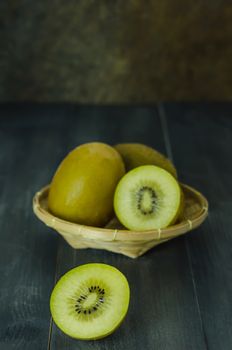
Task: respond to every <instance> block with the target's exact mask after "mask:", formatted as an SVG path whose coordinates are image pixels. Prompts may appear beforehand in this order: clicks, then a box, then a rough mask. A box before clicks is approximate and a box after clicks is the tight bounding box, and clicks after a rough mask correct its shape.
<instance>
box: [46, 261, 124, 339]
mask: <svg viewBox="0 0 232 350" xmlns="http://www.w3.org/2000/svg"><path fill="white" fill-rule="evenodd" d="M129 300H130V289H129V285H128V282H127V279H126V277H125V276H124V275H123V274H122V273H121V272H120V271H119V270H118V269H116V268H115V267H113V266H110V265H106V264H97V263H91V264H85V265H81V266H78V267H76V268H74V269H72V270H70V271H69V272H67V273H66V274H65V275H63V277H61V278H60V280H59V281H58V282H57V284H56V286H55V287H54V289H53V291H52V294H51V298H50V309H51V314H52V317H53V320H54V322H55V324H56V325H57V326H58V327H59V328H60V329H61V330H62V331H63V332H64V333H65V334H67V335H69V336H70V337H73V338H76V339H85V340H90V339H99V338H103V337H105V336H107V335H109V334H111V333H112V332H113V331H114V330H115V329H116V328H117V327H118V326H119V325H120V324H121V322H122V321H123V319H124V317H125V316H126V313H127V310H128V306H129Z"/></svg>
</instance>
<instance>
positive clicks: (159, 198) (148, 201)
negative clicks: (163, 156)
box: [114, 165, 183, 231]
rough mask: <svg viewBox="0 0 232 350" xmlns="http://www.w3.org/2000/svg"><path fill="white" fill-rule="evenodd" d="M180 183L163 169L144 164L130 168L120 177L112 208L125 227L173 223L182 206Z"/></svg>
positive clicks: (151, 227) (139, 228) (160, 226)
mask: <svg viewBox="0 0 232 350" xmlns="http://www.w3.org/2000/svg"><path fill="white" fill-rule="evenodd" d="M182 200H183V195H182V191H181V188H180V185H179V183H178V182H177V181H176V179H175V178H174V177H173V176H172V175H171V174H170V173H169V172H167V171H166V170H164V169H162V168H160V167H157V166H154V165H144V166H140V167H137V168H135V169H133V170H131V171H129V172H128V173H127V174H126V175H124V176H123V178H122V179H121V180H120V181H119V183H118V186H117V188H116V191H115V195H114V210H115V213H116V215H117V217H118V219H119V221H120V222H121V223H122V224H123V225H124V226H125V227H126V228H128V229H130V230H135V231H140V230H150V229H158V228H164V227H167V226H169V225H170V224H172V223H174V222H175V221H176V219H177V218H178V216H179V214H180V211H181V210H182Z"/></svg>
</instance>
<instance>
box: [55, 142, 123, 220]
mask: <svg viewBox="0 0 232 350" xmlns="http://www.w3.org/2000/svg"><path fill="white" fill-rule="evenodd" d="M124 173H125V166H124V163H123V161H122V158H121V156H120V154H119V153H118V152H117V151H116V150H115V149H114V148H113V147H111V146H109V145H107V144H104V143H100V142H92V143H86V144H83V145H81V146H79V147H77V148H75V149H74V150H73V151H71V152H70V153H69V154H68V155H67V156H66V157H65V158H64V160H63V161H62V162H61V164H60V166H59V167H58V169H57V171H56V173H55V175H54V177H53V179H52V182H51V185H50V191H49V195H48V208H49V210H50V211H51V212H52V213H53V214H54V215H55V216H57V217H59V218H61V219H64V220H68V221H72V222H76V223H80V224H83V225H89V226H104V225H106V223H107V222H108V221H109V220H110V219H111V217H112V215H113V197H114V191H115V188H116V185H117V183H118V181H119V180H120V179H121V177H122V176H123V175H124Z"/></svg>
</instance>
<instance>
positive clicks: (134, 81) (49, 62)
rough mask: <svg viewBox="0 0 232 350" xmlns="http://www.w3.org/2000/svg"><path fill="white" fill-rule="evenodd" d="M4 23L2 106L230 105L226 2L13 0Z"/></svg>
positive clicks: (0, 7)
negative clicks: (14, 103)
mask: <svg viewBox="0 0 232 350" xmlns="http://www.w3.org/2000/svg"><path fill="white" fill-rule="evenodd" d="M0 17H1V26H0V43H1V48H0V101H25V100H26V101H40V102H43V101H49V102H54V101H72V102H77V103H104V104H105V103H119V104H120V103H140V102H142V103H144V102H145V103H146V102H154V101H157V100H178V101H182V100H208V101H210V100H231V97H232V69H231V61H232V25H231V23H232V2H231V1H229V0H204V1H202V0H196V1H190V0H178V1H173V0H163V1H158V0H153V1H144V0H128V1H124V0H114V1H112V0H104V1H96V0H95V1H93V0H68V1H64V0H53V1H46V0H41V1H33V0H22V1H17V0H11V1H1V3H0Z"/></svg>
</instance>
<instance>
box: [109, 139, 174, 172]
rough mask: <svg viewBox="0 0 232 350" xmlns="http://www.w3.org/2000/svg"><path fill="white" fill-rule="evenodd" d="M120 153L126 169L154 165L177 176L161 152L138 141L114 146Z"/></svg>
mask: <svg viewBox="0 0 232 350" xmlns="http://www.w3.org/2000/svg"><path fill="white" fill-rule="evenodd" d="M114 147H115V149H116V150H117V151H118V152H119V153H120V154H121V156H122V158H123V161H124V163H125V167H126V171H129V170H131V169H134V168H136V167H138V166H141V165H156V166H159V167H160V168H163V169H165V170H167V171H168V172H169V173H170V174H172V175H173V176H174V177H175V178H177V172H176V168H175V167H174V165H173V164H172V162H171V161H170V160H169V159H168V158H166V157H165V156H164V155H163V154H162V153H160V152H158V151H156V150H155V149H153V148H151V147H148V146H146V145H143V144H140V143H121V144H118V145H115V146H114Z"/></svg>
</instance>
